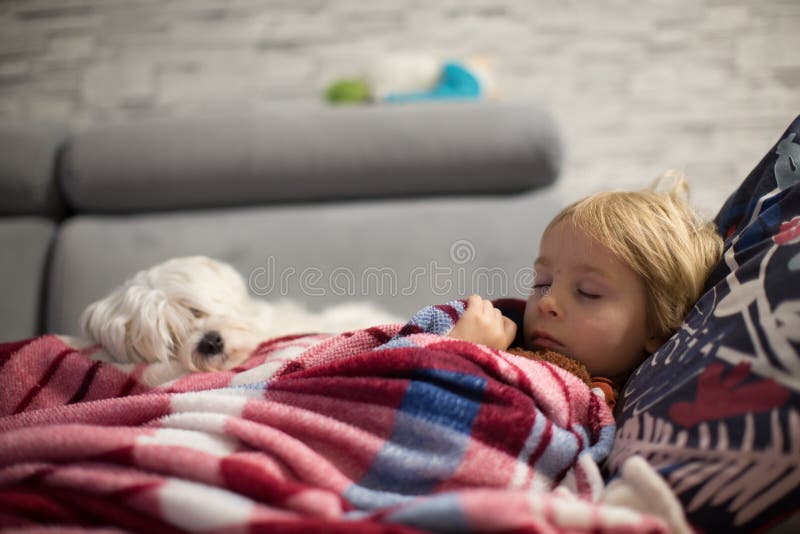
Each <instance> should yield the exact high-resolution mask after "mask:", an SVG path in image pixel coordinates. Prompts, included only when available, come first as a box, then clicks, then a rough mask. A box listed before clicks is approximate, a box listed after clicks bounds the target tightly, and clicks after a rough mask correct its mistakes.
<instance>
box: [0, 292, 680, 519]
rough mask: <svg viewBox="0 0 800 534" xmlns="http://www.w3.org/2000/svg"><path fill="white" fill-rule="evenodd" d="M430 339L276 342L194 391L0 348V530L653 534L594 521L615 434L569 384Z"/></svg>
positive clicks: (177, 374)
mask: <svg viewBox="0 0 800 534" xmlns="http://www.w3.org/2000/svg"><path fill="white" fill-rule="evenodd" d="M447 306H450V305H443V307H447ZM451 308H453V309H454V310H455V312H453V313H454V314H455V315H451V316H450V318H451V319H454V318H455V319H457V316H458V314H459V313H460V312H459V310H458V309H457V305H456V306H455V307H453V306H451ZM440 311H441V310H440ZM451 311H452V310H446V311H444V313H445V314H450V313H451ZM461 311H463V308H462V310H461ZM437 325H438V326H437V328H438V327H439V326H441V324H439V323H437ZM438 333H441V332H437V331H436V330H435V329H433V330H431V327H430V325H427V326H426V325H425V324H422V323H421V322H420V321H419V317H415V319H413V320H412V321H411V322H410V323H409V324H407V325H399V324H397V325H384V326H377V327H374V328H370V329H366V330H361V331H356V332H348V333H344V334H341V335H336V336H328V335H314V336H300V337H297V336H295V337H286V338H281V339H277V340H269V341H265V343H263V344H262V345H261V347H259V349H258V350H257V351H256V352H255V353H254V354H253V355H252V356H251V358H250V359H249V360H248V361H247V362H246V363H245V364H243V365H242V366H241V367H239V368H236V369H233V370H230V371H224V372H216V373H194V374H184V373H182V372H181V370H180V369H175V368H174V367H171V366H170V365H169V364H150V365H120V364H110V363H102V362H98V361H95V360H93V359H92V356H94V355H96V354H97V353H98V352H99V350H100V349H99V348H98V347H86V346H82V345H80V344H79V343H78V342H76V341H74V340H65V339H62V338H59V337H57V336H43V337H39V338H34V339H31V340H26V341H23V342H17V343H12V344H5V345H0V527H12V526H13V527H17V528H22V529H24V528H27V527H31V528H32V527H33V526H34V525H51V526H60V527H74V528H85V529H89V528H93V527H108V528H120V529H126V530H133V531H148V532H151V531H152V532H177V531H203V532H226V531H231V530H251V531H262V530H263V531H293V532H301V531H308V532H314V531H319V530H325V531H329V532H338V531H342V532H373V531H375V532H378V531H380V532H393V531H396V532H414V531H419V530H424V531H459V532H468V531H475V532H480V531H483V532H488V531H500V530H519V531H531V532H540V531H547V532H560V531H575V530H581V531H598V530H599V531H602V530H604V529H611V528H612V527H613V528H614V529H618V528H622V527H624V529H625V530H628V531H631V532H638V531H643V530H647V531H649V532H652V531H666V528H667V527H666V524H665V523H664V522H663V521H662V520H660V519H658V518H656V517H652V516H649V515H648V514H646V513H640V512H630V513H627V514H620V513H618V512H619V509H618V507H615V506H614V505H610V504H601V503H600V502H598V498H599V495H600V494H601V492H602V490H603V480H602V478H601V476H600V472H599V469H598V467H597V463H598V462H600V461H602V460H603V459H604V458H605V457H606V456H607V455H608V453H609V450H610V447H611V445H612V442H613V435H614V424H613V418H612V415H611V413H610V411H609V410H608V408H607V407H606V405H605V403H604V402H603V401H602V399H600V398H599V397H598V396H596V395H595V394H593V393H592V392H591V391H590V390H589V389H588V388H587V387H586V385H585V384H583V383H582V382H581V381H580V380H578V379H577V378H576V377H574V376H572V375H570V374H569V373H567V372H566V371H564V370H562V369H560V368H558V367H555V366H552V365H549V364H547V363H544V362H536V361H531V360H528V359H525V358H520V357H517V356H514V355H511V354H507V353H505V352H502V351H496V350H491V349H488V348H486V347H484V346H481V345H476V344H473V343H466V342H463V341H457V340H451V339H448V338H445V337H442V336H441V335H437V334H438Z"/></svg>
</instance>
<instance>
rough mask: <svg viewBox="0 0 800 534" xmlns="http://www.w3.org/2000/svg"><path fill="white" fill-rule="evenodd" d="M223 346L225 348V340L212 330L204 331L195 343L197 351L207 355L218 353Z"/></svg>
mask: <svg viewBox="0 0 800 534" xmlns="http://www.w3.org/2000/svg"><path fill="white" fill-rule="evenodd" d="M223 348H225V342H224V341H223V340H222V336H221V335H219V332H216V331H213V330H212V331H211V332H206V333H205V335H204V336H203V339H201V340H200V343H198V344H197V352H199V353H200V354H206V355H208V356H213V355H215V354H219V353H220V352H222V349H223Z"/></svg>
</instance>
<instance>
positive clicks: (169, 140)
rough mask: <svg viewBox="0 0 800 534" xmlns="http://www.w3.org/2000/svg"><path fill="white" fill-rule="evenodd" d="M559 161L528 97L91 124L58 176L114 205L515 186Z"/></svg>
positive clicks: (86, 195)
mask: <svg viewBox="0 0 800 534" xmlns="http://www.w3.org/2000/svg"><path fill="white" fill-rule="evenodd" d="M560 163H561V145H560V141H559V139H558V136H557V132H556V128H555V126H554V124H553V122H552V121H551V120H550V119H549V118H548V116H547V115H546V114H545V113H544V112H542V111H541V110H539V109H538V108H536V107H533V106H531V105H529V104H527V105H526V104H486V103H471V104H468V103H460V104H456V103H443V104H427V105H414V106H386V107H382V106H371V107H345V108H333V109H332V108H321V109H320V108H310V107H309V108H305V109H303V108H297V107H292V108H291V110H289V109H285V110H281V109H276V110H272V111H268V112H262V113H259V114H252V115H247V116H225V117H202V118H184V119H173V120H169V121H142V122H137V123H130V124H125V125H119V126H105V127H97V128H95V129H91V130H89V131H86V132H83V133H81V134H77V135H75V136H74V137H73V138H72V139H71V140H70V142H69V143H68V145H67V146H66V149H65V153H64V158H63V165H62V166H61V170H60V180H61V184H62V187H63V190H64V192H65V194H66V196H67V198H68V200H69V202H70V203H71V205H72V206H73V207H74V208H75V209H77V210H81V211H95V212H123V211H133V210H138V211H143V210H150V211H152V210H163V209H172V208H181V209H189V208H199V207H215V208H216V207H222V206H233V205H243V204H248V205H253V204H259V203H280V202H287V201H314V200H333V199H348V198H377V197H390V196H391V197H397V196H411V195H414V196H419V195H425V194H459V193H465V194H477V193H488V194H496V193H508V192H517V191H523V190H527V189H532V188H535V187H539V186H541V185H545V184H549V183H550V182H552V181H553V180H554V179H555V178H556V176H557V175H558V171H559V166H560ZM487 177H489V178H490V179H487Z"/></svg>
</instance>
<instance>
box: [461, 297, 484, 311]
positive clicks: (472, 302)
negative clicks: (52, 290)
mask: <svg viewBox="0 0 800 534" xmlns="http://www.w3.org/2000/svg"><path fill="white" fill-rule="evenodd" d="M482 308H483V299H482V298H481V296H480V295H470V296H469V298H468V299H467V308H466V310H465V312H466V311H467V310H472V313H475V312H476V311H479V310H480V309H482Z"/></svg>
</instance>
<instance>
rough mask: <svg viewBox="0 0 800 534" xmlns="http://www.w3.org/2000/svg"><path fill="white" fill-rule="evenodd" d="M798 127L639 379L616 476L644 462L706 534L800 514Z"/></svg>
mask: <svg viewBox="0 0 800 534" xmlns="http://www.w3.org/2000/svg"><path fill="white" fill-rule="evenodd" d="M797 141H800V117H798V119H797V120H795V121H794V122H793V123H792V124H791V125H790V127H789V129H788V130H787V131H786V133H785V134H784V135H783V136H781V138H780V139H779V140H778V142H777V143H776V145H775V146H774V147H773V148H772V150H770V151H769V153H767V155H766V156H765V157H764V158H763V159H762V160H761V162H760V163H759V164H758V166H757V167H756V168H755V169H754V170H753V171H752V173H751V174H750V175H749V176H748V177H747V179H746V180H745V181H744V183H743V184H742V185H741V187H740V188H739V189H738V190H737V191H736V192H734V193H733V195H732V196H731V197H730V199H729V200H728V201H727V202H726V204H725V206H724V207H723V208H722V210H721V211H720V213H719V215H718V216H717V218H716V223H717V225H718V228H719V230H720V232H721V234H722V235H724V236H726V241H725V249H724V254H723V259H722V261H721V262H720V264H719V265H718V267H717V268H716V270H715V271H714V273H713V274H712V275H711V276H710V278H709V280H708V284H707V287H708V290H707V292H706V293H705V294H704V295H703V296H702V297H701V298H700V300H699V301H698V302H697V304H696V305H695V307H694V308H693V309H692V310H691V312H690V313H689V314H688V315H687V317H686V320H685V322H684V324H683V326H682V327H681V329H680V330H679V331H678V332H677V333H676V334H675V335H674V336H672V338H671V339H670V340H669V341H668V342H667V343H666V344H665V345H664V346H663V347H661V348H660V349H659V350H658V351H657V352H656V353H655V354H653V355H652V356H651V357H650V358H649V359H648V360H647V361H645V363H644V364H643V365H642V366H641V367H640V368H639V369H638V370H637V372H636V373H635V374H634V376H633V377H632V378H631V380H630V381H629V383H628V384H627V385H626V387H625V390H624V392H623V395H622V402H621V403H620V404H619V410H618V412H617V422H618V432H617V441H616V443H615V445H614V448H613V450H612V453H611V456H610V461H609V465H610V468H611V470H612V472H615V471H616V470H617V469H618V468H619V467H620V466H621V465H622V463H623V462H624V460H625V459H626V458H628V457H629V456H631V455H633V454H641V455H643V456H644V457H645V458H647V459H648V460H649V461H650V463H651V464H653V465H654V466H655V467H656V468H657V469H658V471H659V472H660V473H661V474H662V475H663V476H664V478H665V479H666V480H667V481H668V482H669V483H670V484H671V485H672V488H673V489H674V491H675V492H676V494H677V495H678V497H679V498H680V499H681V500H682V502H683V503H684V506H685V508H686V511H687V514H688V517H689V519H690V521H691V522H692V523H693V524H694V525H695V526H696V527H699V529H700V530H701V531H708V532H752V531H754V530H758V529H760V528H764V527H765V526H768V525H773V524H775V523H779V522H780V521H782V520H784V519H786V518H787V517H789V516H790V515H791V514H793V513H796V512H797V511H798V503H800V462H798V458H800V354H798V349H799V348H800V276H798V274H799V273H800V173H798V170H797V163H798V161H800V158H799V157H798V156H800V145H799V144H797Z"/></svg>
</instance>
